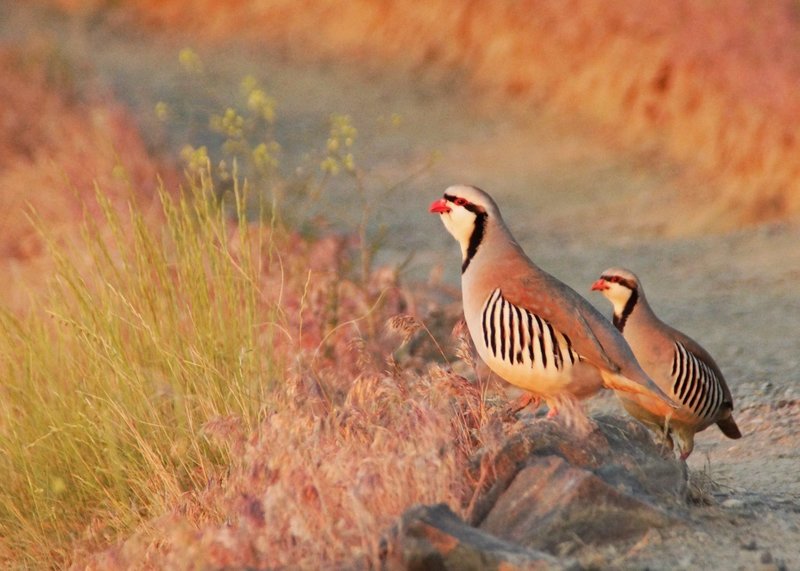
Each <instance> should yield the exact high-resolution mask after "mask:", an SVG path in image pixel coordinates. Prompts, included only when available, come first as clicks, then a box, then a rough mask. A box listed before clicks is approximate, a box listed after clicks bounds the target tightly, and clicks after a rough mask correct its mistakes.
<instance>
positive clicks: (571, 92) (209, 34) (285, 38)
mask: <svg viewBox="0 0 800 571" xmlns="http://www.w3.org/2000/svg"><path fill="white" fill-rule="evenodd" d="M798 10H799V6H798V4H797V2H796V1H794V0H776V1H774V2H762V3H753V2H748V1H745V0H740V1H736V0H733V1H726V2H715V1H704V2H692V1H689V0H683V1H676V2H671V3H661V2H652V1H648V0H639V1H635V2H628V3H625V4H624V5H622V4H620V5H609V4H608V3H606V2H601V1H599V0H597V1H595V0H584V1H578V2H566V3H565V2H560V1H555V0H538V1H525V2H492V3H481V2H470V1H461V2H452V1H450V0H447V1H445V0H441V1H439V0H433V1H431V2H426V3H425V4H424V6H422V5H420V4H418V3H412V2H407V1H403V0H396V1H395V0H388V1H384V2H370V1H367V0H359V1H353V2H348V3H340V2H335V1H332V0H307V1H302V2H300V1H296V0H292V1H288V0H287V1H281V0H274V1H264V0H230V1H226V2H219V1H216V2H211V1H208V2H200V1H195V2H185V1H181V0H158V1H156V0H127V1H114V2H111V1H102V0H36V1H27V2H15V1H7V0H3V1H0V68H2V77H3V81H2V82H1V84H0V90H1V93H0V101H2V105H1V106H0V151H1V152H0V201H2V202H1V204H2V214H0V216H1V217H2V218H0V225H1V226H2V241H0V256H1V257H2V259H3V263H4V265H5V266H6V267H7V269H8V270H10V272H11V275H13V276H16V277H17V278H18V279H19V280H22V282H14V280H11V282H9V281H7V282H6V284H7V285H6V286H5V287H9V285H11V284H12V283H23V282H24V281H25V279H26V274H31V272H29V271H28V268H29V267H32V266H35V262H36V259H37V257H39V254H40V253H41V249H42V248H41V244H40V243H39V239H38V238H37V237H36V232H35V231H33V230H32V228H31V224H30V221H29V217H28V215H26V214H25V213H26V211H27V209H28V208H29V206H32V207H33V208H34V209H35V210H36V212H37V213H38V216H39V217H41V218H43V219H44V220H46V223H47V225H48V226H49V227H54V228H62V227H63V230H64V232H67V233H68V232H69V227H70V226H71V225H72V224H73V222H74V220H75V219H76V218H78V217H79V216H81V214H82V213H83V212H84V211H86V210H87V208H88V211H90V212H91V206H88V207H87V204H88V203H90V202H91V201H89V202H86V201H85V200H84V199H85V197H87V196H89V197H90V196H92V195H93V194H94V188H95V183H96V184H97V185H98V186H99V187H101V188H102V189H103V190H104V191H105V192H108V193H111V194H112V195H113V196H115V197H116V198H118V199H119V200H120V201H123V202H124V201H125V200H127V198H128V196H129V195H130V194H131V193H133V194H136V195H140V196H141V198H143V199H147V198H148V197H151V196H152V194H153V193H154V191H155V189H156V188H157V186H158V184H159V182H158V178H159V177H160V178H161V179H162V180H163V181H164V184H165V185H166V187H167V188H168V189H169V190H174V189H176V188H177V187H178V185H179V183H180V180H181V176H182V174H183V171H184V169H186V168H187V165H188V166H190V165H191V161H192V160H193V159H194V160H195V162H196V161H197V160H201V161H202V160H205V157H206V155H207V157H208V159H209V161H210V163H211V165H212V166H213V167H214V168H219V167H221V168H220V171H221V172H222V173H223V175H224V174H225V172H226V171H227V172H229V171H230V170H231V169H232V166H233V165H232V163H233V162H234V160H233V159H234V158H236V156H237V152H238V151H241V148H240V149H238V151H237V149H232V147H231V145H230V144H228V146H227V147H226V142H227V143H230V139H231V137H233V138H234V139H236V138H237V137H238V142H237V141H234V143H235V144H238V143H241V141H242V140H243V139H248V137H250V139H248V140H246V141H245V146H246V149H245V150H246V151H248V152H250V153H251V154H250V155H249V156H250V157H251V158H252V156H253V154H252V152H253V151H255V150H256V149H257V148H258V145H259V144H260V142H259V141H261V142H266V143H268V144H265V146H264V147H263V148H261V149H260V151H262V155H263V156H261V159H262V163H264V161H266V163H267V167H264V165H263V164H262V167H264V168H262V172H261V173H260V174H261V175H264V176H261V178H259V177H258V176H257V174H258V173H255V172H253V170H252V169H251V170H248V167H252V165H248V164H245V163H248V161H247V160H243V159H242V157H241V156H239V157H238V162H237V165H236V167H237V169H238V174H239V175H241V176H247V175H250V183H251V184H252V186H253V187H254V188H255V189H256V192H262V193H266V194H269V195H270V196H272V195H274V194H275V193H276V192H279V193H280V195H281V198H282V200H286V201H287V202H286V204H287V205H292V208H301V209H305V210H307V212H306V215H305V216H303V220H305V221H306V222H307V221H309V220H312V221H316V222H315V223H316V224H319V225H322V224H331V225H333V226H335V227H336V226H338V227H340V228H343V229H347V228H349V227H352V226H354V225H356V224H358V222H359V217H360V216H361V211H362V209H361V208H360V207H359V208H354V207H353V206H354V205H355V204H358V205H361V204H362V203H363V204H365V205H368V208H369V212H370V218H369V232H371V233H373V234H374V235H376V236H378V235H380V237H381V239H382V240H383V246H384V248H383V251H382V252H383V253H382V254H381V255H383V256H389V257H390V258H393V259H403V253H404V252H406V253H407V252H408V251H414V252H417V254H418V255H417V257H416V262H414V263H413V264H412V265H411V267H412V270H411V271H413V268H414V267H416V268H417V269H418V270H419V268H420V266H421V267H424V266H425V265H429V263H430V260H429V259H427V258H426V255H425V251H426V250H428V249H431V247H434V248H433V249H434V250H436V249H440V248H441V247H442V245H443V244H445V243H447V242H446V237H445V236H442V235H441V234H442V233H441V232H438V229H437V230H436V234H434V236H435V238H432V237H431V234H432V233H433V229H434V225H433V223H432V222H433V221H432V220H430V219H429V217H427V216H426V215H425V207H426V205H427V203H428V201H429V200H430V199H431V198H432V197H435V196H437V195H439V194H440V192H441V190H442V189H443V188H444V187H446V186H447V185H449V184H452V183H456V182H464V183H472V184H476V185H479V186H482V187H483V188H485V189H486V190H489V191H490V192H492V193H493V194H495V195H496V196H498V197H500V198H501V203H503V204H505V205H506V206H505V209H504V210H505V211H506V212H508V213H510V214H509V215H508V217H510V218H511V223H512V224H513V225H516V226H517V227H519V226H522V227H524V228H525V229H526V230H524V231H525V232H527V233H528V235H527V237H526V236H523V237H522V238H523V240H525V239H526V238H532V237H534V236H539V237H546V238H543V239H545V240H554V241H555V243H563V240H565V239H570V240H571V239H575V238H576V237H577V238H578V239H580V240H583V241H586V240H594V241H596V240H612V241H613V240H625V239H628V240H630V239H634V238H632V237H637V236H638V237H641V236H651V237H652V236H661V237H670V236H671V237H674V236H681V235H696V234H703V233H709V232H713V233H718V232H723V231H730V230H735V229H737V228H741V227H744V226H747V225H753V224H759V223H765V222H766V223H774V222H776V221H786V220H790V219H795V220H796V218H797V215H798V213H799V212H800V188H798V186H799V185H800V176H798V174H799V173H798V169H800V153H798V136H797V135H798V134H797V125H798V116H800V96H799V95H798V93H800V91H798V79H800V52H798V51H797V50H796V49H793V47H796V46H797V45H798V41H799V40H800V12H798ZM247 82H250V83H249V87H248V86H247ZM243 86H244V87H243ZM248 89H249V92H248V91H247V90H248ZM243 90H244V91H243ZM254 91H258V93H257V94H256V96H257V97H256V98H258V97H260V98H261V99H259V100H257V101H253V92H254ZM248 97H249V99H248ZM237 101H238V102H239V103H241V106H242V109H245V110H248V109H249V111H250V113H251V115H257V114H258V113H261V116H262V117H261V119H262V123H263V124H264V125H263V126H262V128H261V131H259V130H258V129H257V128H256V127H253V126H252V125H251V128H250V131H249V132H247V133H245V134H244V135H242V134H241V132H239V133H238V134H235V133H234V134H233V135H232V131H230V125H227V126H226V123H225V113H226V112H227V111H228V110H232V112H234V115H232V116H230V117H228V119H229V120H232V121H233V122H234V123H235V120H236V113H237V112H236V111H235V110H236V102H237ZM259 105H260V107H259ZM332 117H333V118H334V119H335V118H336V117H338V118H339V119H343V120H344V122H345V123H346V126H347V127H352V128H353V129H354V133H357V137H344V139H350V140H349V141H348V142H349V145H348V147H347V149H344V150H346V151H347V153H346V154H345V153H342V152H340V151H341V150H342V149H331V148H330V146H331V144H330V141H329V140H328V139H330V138H331V137H333V138H336V135H335V134H332V131H331V129H335V126H334V127H332V121H333V119H332ZM240 118H241V117H240ZM215 121H216V123H215ZM240 126H241V125H240ZM226 129H228V130H227V131H226ZM247 129H248V126H247V125H245V126H244V130H247ZM234 130H235V127H234ZM344 139H343V141H344ZM235 144H234V146H235ZM326 145H327V147H326ZM315 149H317V150H320V152H319V154H318V155H315V154H314V152H315V151H314V150H315ZM198 151H199V154H198ZM192 153H194V154H192ZM331 154H334V155H336V156H335V157H334V161H339V160H347V161H355V163H357V164H349V163H348V165H344V163H342V165H344V166H345V168H344V170H345V171H348V172H350V173H351V174H352V173H353V172H355V170H356V169H358V172H359V173H360V175H361V176H360V183H359V184H360V189H356V191H357V192H354V191H353V188H355V186H357V185H353V184H351V183H352V181H345V182H343V183H339V184H338V185H337V183H335V182H334V183H332V184H331V187H332V188H334V189H338V190H334V191H330V192H327V193H326V194H325V196H324V197H321V196H316V197H314V198H315V200H304V201H303V202H300V201H299V200H298V201H297V202H296V203H293V202H292V201H293V199H294V194H293V193H295V191H296V190H297V189H298V188H300V187H302V186H303V184H302V183H304V181H305V182H307V181H308V179H309V177H313V176H317V175H318V174H319V173H318V172H314V171H315V169H318V167H321V169H322V170H323V171H324V173H323V175H334V174H338V171H337V172H333V170H334V167H335V166H336V165H335V164H334V163H332V162H329V163H328V164H327V165H325V164H323V162H324V160H325V159H326V158H330V155H331ZM347 155H349V158H348V156H347ZM256 158H257V159H258V157H256ZM255 162H258V161H257V160H255V161H253V160H251V161H249V163H255ZM342 165H340V166H342ZM257 167H258V165H256V168H257ZM326 169H327V170H326ZM267 171H269V172H267ZM223 178H224V177H223ZM331 178H333V177H331ZM222 186H223V187H224V181H223V185H222ZM223 190H224V188H223ZM298 192H299V191H298ZM273 198H274V196H273ZM306 198H308V197H306ZM317 212H319V213H325V214H326V216H325V222H324V223H323V222H322V221H321V220H319V219H317V218H315V214H316V213H317ZM587 217H588V218H587ZM587 219H591V220H592V223H591V224H587V223H586V220H587ZM431 240H434V242H433V243H432V242H431ZM419 271H421V270H419ZM39 273H40V272H39V269H37V270H35V271H33V272H32V274H33V275H39ZM28 278H30V276H28ZM34 281H35V280H34ZM9 295H11V296H12V297H13V295H12V294H9ZM20 303H24V302H23V301H20Z"/></svg>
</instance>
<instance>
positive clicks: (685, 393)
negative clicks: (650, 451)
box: [592, 268, 742, 460]
mask: <svg viewBox="0 0 800 571" xmlns="http://www.w3.org/2000/svg"><path fill="white" fill-rule="evenodd" d="M592 289H593V290H598V291H600V292H602V294H603V295H604V296H606V297H607V298H608V299H609V300H610V301H611V303H612V304H613V306H614V325H615V326H616V327H617V329H619V331H620V332H621V333H622V335H623V337H625V339H626V340H627V341H628V343H629V344H630V346H631V349H633V352H634V354H635V355H636V358H637V359H638V360H639V363H640V364H641V365H642V367H644V370H645V371H647V374H649V375H650V377H651V378H652V379H653V380H654V381H655V382H656V383H657V384H658V386H659V387H660V388H661V390H662V391H664V392H665V393H666V394H667V395H669V396H670V397H671V398H672V399H673V400H674V401H675V402H676V403H678V404H679V405H680V408H679V409H678V410H677V411H675V413H674V415H673V418H672V419H671V420H669V421H667V419H666V418H664V417H662V416H660V415H653V414H652V412H650V411H646V410H643V409H642V408H641V407H640V406H639V404H638V403H637V402H636V397H635V396H633V397H628V396H627V395H625V396H622V397H621V398H622V403H623V405H624V406H625V409H626V410H627V411H628V412H629V413H630V414H631V415H632V416H634V417H636V418H638V419H639V420H641V421H642V422H644V423H645V424H647V425H648V426H650V427H651V428H652V429H654V430H655V431H656V432H658V433H661V434H663V435H664V437H665V440H666V441H667V443H668V444H669V445H670V447H672V445H673V442H672V440H673V439H674V440H676V441H677V445H678V450H679V451H680V455H681V458H682V459H684V460H685V459H686V458H687V457H688V456H689V454H691V453H692V449H693V448H694V435H695V433H696V432H700V431H701V430H704V429H706V428H707V427H708V426H710V425H712V424H714V423H717V426H719V429H720V430H721V431H722V433H723V434H724V435H725V436H727V437H728V438H741V436H742V433H741V432H739V427H738V426H736V422H735V421H734V420H733V414H732V413H733V399H732V398H731V392H730V390H728V385H727V384H726V383H725V378H724V377H723V376H722V372H721V371H720V370H719V367H718V366H717V364H716V363H715V362H714V359H712V358H711V355H709V354H708V352H707V351H706V350H705V349H703V348H702V347H701V346H700V345H699V344H698V343H696V342H695V341H694V340H693V339H690V338H689V337H687V336H686V335H684V334H683V333H681V332H680V331H678V330H676V329H673V328H672V327H670V326H669V325H667V324H666V323H664V322H663V321H661V320H660V319H659V318H658V317H656V314H655V313H653V310H652V309H651V308H650V305H648V303H647V299H646V298H645V296H644V290H643V289H642V286H641V284H640V283H639V279H638V278H637V277H636V276H635V275H634V274H633V273H632V272H630V271H628V270H625V269H620V268H611V269H608V270H606V271H604V272H603V274H602V276H601V277H600V279H599V280H597V281H596V282H595V283H594V285H592Z"/></svg>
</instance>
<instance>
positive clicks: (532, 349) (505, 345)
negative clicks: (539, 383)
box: [481, 288, 579, 371]
mask: <svg viewBox="0 0 800 571" xmlns="http://www.w3.org/2000/svg"><path fill="white" fill-rule="evenodd" d="M481 330H482V332H483V343H484V345H485V346H486V348H487V349H488V350H489V351H490V352H491V353H492V355H494V356H495V357H496V358H498V359H500V360H501V361H506V362H507V363H509V364H511V365H519V366H526V367H530V368H538V369H541V370H543V371H547V370H550V371H561V370H563V369H564V368H566V367H571V366H572V365H574V364H575V363H576V362H577V361H578V360H579V356H578V354H577V353H576V352H575V350H574V349H573V348H572V343H571V342H570V340H569V338H568V337H567V336H566V335H564V334H562V333H560V332H559V331H556V330H555V329H554V328H553V326H552V325H551V324H550V323H549V322H548V321H547V320H545V319H543V318H541V317H539V316H538V315H536V314H533V313H531V312H530V311H528V310H527V309H522V308H520V307H517V306H516V305H514V304H512V303H510V302H509V301H508V300H506V299H505V298H504V297H503V295H502V293H501V291H500V289H499V288H498V289H495V290H494V291H493V292H492V293H491V295H490V296H489V298H488V299H487V300H486V303H485V304H484V306H483V310H482V312H481Z"/></svg>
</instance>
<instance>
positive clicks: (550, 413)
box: [547, 405, 558, 418]
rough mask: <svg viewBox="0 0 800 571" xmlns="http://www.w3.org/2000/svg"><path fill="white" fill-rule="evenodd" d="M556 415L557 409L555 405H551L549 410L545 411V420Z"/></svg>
mask: <svg viewBox="0 0 800 571" xmlns="http://www.w3.org/2000/svg"><path fill="white" fill-rule="evenodd" d="M556 415H558V407H557V406H556V405H552V406H551V407H550V410H548V411H547V418H554V417H555V416H556Z"/></svg>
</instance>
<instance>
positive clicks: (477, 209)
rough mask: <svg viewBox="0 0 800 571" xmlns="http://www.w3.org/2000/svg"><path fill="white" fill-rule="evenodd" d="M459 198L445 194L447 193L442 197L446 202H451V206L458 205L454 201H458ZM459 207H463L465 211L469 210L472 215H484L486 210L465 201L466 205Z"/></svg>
mask: <svg viewBox="0 0 800 571" xmlns="http://www.w3.org/2000/svg"><path fill="white" fill-rule="evenodd" d="M460 198H461V197H459V196H453V195H452V194H447V193H445V195H444V199H445V200H446V201H448V202H452V203H453V204H458V203H457V202H456V200H458V199H460ZM461 200H466V199H464V198H461ZM459 206H462V207H464V208H465V209H467V210H469V211H470V212H472V213H473V214H485V213H486V209H485V208H483V207H481V206H478V205H477V204H473V203H471V202H470V201H469V200H466V204H460V205H459Z"/></svg>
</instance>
